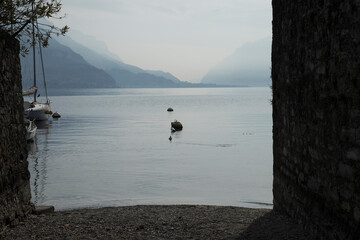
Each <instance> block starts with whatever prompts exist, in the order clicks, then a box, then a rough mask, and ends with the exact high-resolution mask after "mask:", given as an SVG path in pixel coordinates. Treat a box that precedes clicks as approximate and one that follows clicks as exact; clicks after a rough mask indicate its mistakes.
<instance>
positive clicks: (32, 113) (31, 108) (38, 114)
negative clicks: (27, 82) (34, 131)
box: [23, 21, 52, 121]
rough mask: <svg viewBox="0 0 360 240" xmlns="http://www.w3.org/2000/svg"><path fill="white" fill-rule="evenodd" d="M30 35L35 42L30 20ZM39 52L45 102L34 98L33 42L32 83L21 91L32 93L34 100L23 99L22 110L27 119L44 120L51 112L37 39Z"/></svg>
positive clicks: (35, 88)
mask: <svg viewBox="0 0 360 240" xmlns="http://www.w3.org/2000/svg"><path fill="white" fill-rule="evenodd" d="M32 26H33V28H32V37H33V39H32V40H33V42H34V43H35V26H34V21H33V22H32ZM39 50H40V51H39V52H40V60H41V67H42V74H43V80H44V88H45V96H46V102H45V103H40V102H38V101H37V99H36V94H37V90H38V88H37V84H36V57H35V55H36V51H35V44H33V64H34V70H33V71H34V84H33V87H31V88H30V89H28V90H25V91H23V96H28V95H34V101H32V102H29V101H24V110H25V117H26V118H27V119H29V120H31V121H32V120H35V121H44V120H47V119H48V118H49V114H52V112H51V110H50V101H49V99H48V96H47V89H46V80H45V71H44V64H43V58H42V49H41V42H40V40H39Z"/></svg>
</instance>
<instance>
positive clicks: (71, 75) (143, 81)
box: [21, 34, 216, 90]
mask: <svg viewBox="0 0 360 240" xmlns="http://www.w3.org/2000/svg"><path fill="white" fill-rule="evenodd" d="M80 36H81V37H82V39H83V40H84V41H87V40H89V39H88V38H89V37H88V36H86V35H81V34H80ZM89 42H90V43H91V44H87V45H88V46H93V47H94V48H97V49H96V50H93V49H90V48H89V47H87V46H85V45H83V44H82V43H78V42H76V41H74V40H73V39H71V38H70V37H60V38H57V39H56V40H54V39H51V40H50V42H49V47H48V48H46V49H43V57H44V65H45V74H46V82H47V87H48V89H49V90H52V89H67V88H113V87H123V88H163V87H166V88H176V87H216V85H214V84H193V83H189V82H182V81H180V80H179V79H178V78H176V77H175V76H173V75H172V74H170V73H166V72H163V71H152V70H143V69H141V68H139V67H136V66H132V65H129V64H126V63H124V62H122V61H121V60H120V58H118V57H117V56H116V55H114V54H111V53H110V52H109V51H108V50H107V47H106V45H105V43H102V42H101V41H97V40H96V39H94V38H91V37H90V40H89ZM102 51H104V53H103V52H102ZM32 61H33V60H32V52H31V51H30V53H29V54H28V55H27V56H26V57H25V58H21V65H22V76H23V88H24V89H26V88H29V87H31V86H32V84H33V70H32V66H33V63H32ZM37 65H38V66H40V63H39V61H38V62H37ZM40 73H41V72H40V71H39V72H38V76H39V77H38V78H39V80H38V84H37V85H38V86H39V87H40V89H41V88H42V84H43V83H42V82H43V80H42V78H41V74H40Z"/></svg>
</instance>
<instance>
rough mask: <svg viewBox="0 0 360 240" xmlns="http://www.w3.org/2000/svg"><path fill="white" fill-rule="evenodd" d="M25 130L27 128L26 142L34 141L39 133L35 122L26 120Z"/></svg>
mask: <svg viewBox="0 0 360 240" xmlns="http://www.w3.org/2000/svg"><path fill="white" fill-rule="evenodd" d="M25 128H26V141H31V140H33V139H34V137H35V135H36V131H37V126H36V125H35V122H34V121H30V120H28V119H25Z"/></svg>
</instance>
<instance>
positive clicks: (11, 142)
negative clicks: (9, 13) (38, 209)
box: [0, 31, 32, 237]
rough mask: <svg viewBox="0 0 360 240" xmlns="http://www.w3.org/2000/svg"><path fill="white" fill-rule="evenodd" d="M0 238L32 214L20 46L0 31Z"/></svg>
mask: <svg viewBox="0 0 360 240" xmlns="http://www.w3.org/2000/svg"><path fill="white" fill-rule="evenodd" d="M0 94H1V95H0V99H1V103H0V139H1V141H0V237H1V232H2V230H3V229H4V228H5V227H6V226H14V225H16V224H17V223H18V222H19V219H22V218H24V216H25V215H27V214H28V213H30V212H31V210H32V204H31V203H30V198H31V192H30V185H29V179H30V174H29V171H28V162H27V149H26V139H25V127H24V107H23V98H22V86H21V72H20V59H19V43H18V41H16V40H15V39H13V38H11V37H10V36H9V35H8V34H6V33H4V32H2V31H0Z"/></svg>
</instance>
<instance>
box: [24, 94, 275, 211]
mask: <svg viewBox="0 0 360 240" xmlns="http://www.w3.org/2000/svg"><path fill="white" fill-rule="evenodd" d="M67 95H68V96H52V97H51V101H52V110H53V111H58V112H59V113H60V114H61V115H62V117H61V118H60V119H58V120H52V119H51V118H50V120H49V122H48V125H43V126H39V128H41V129H38V133H37V137H36V139H35V141H34V142H33V143H29V145H28V148H29V157H28V160H29V170H30V173H31V188H32V201H33V202H34V203H35V204H37V205H54V206H55V208H56V209H58V210H63V209H73V208H80V207H104V206H128V205H138V204H209V205H232V206H243V207H262V208H263V207H265V208H266V207H267V208H271V207H272V206H271V203H272V162H273V156H272V116H271V114H272V107H271V103H270V99H271V90H270V89H269V88H192V89H100V90H99V89H97V90H87V91H84V90H82V91H81V90H78V91H73V92H69V93H68V94H67ZM168 107H172V108H173V109H174V112H167V111H166V110H167V108H168ZM175 119H177V120H179V121H180V122H181V123H182V124H183V126H184V129H183V131H179V132H175V133H171V131H170V123H171V122H172V121H174V120H175ZM170 135H171V136H172V141H171V142H170V141H169V136H170Z"/></svg>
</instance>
